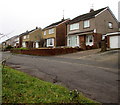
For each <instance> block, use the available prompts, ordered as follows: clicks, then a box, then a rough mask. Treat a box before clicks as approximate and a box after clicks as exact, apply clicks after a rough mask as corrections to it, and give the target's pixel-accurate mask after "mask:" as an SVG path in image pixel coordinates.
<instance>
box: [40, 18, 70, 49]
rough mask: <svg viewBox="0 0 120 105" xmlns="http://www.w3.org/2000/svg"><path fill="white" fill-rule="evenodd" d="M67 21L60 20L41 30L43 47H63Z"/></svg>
mask: <svg viewBox="0 0 120 105" xmlns="http://www.w3.org/2000/svg"><path fill="white" fill-rule="evenodd" d="M68 21H69V19H62V20H61V21H59V22H56V23H53V24H51V25H49V26H47V27H45V28H44V29H43V30H42V34H43V39H44V40H45V41H44V47H59V46H65V43H66V29H67V27H66V22H68Z"/></svg>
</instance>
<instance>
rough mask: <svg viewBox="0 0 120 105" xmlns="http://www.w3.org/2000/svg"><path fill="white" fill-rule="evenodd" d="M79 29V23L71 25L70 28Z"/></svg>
mask: <svg viewBox="0 0 120 105" xmlns="http://www.w3.org/2000/svg"><path fill="white" fill-rule="evenodd" d="M76 29H79V23H75V24H71V25H70V30H76Z"/></svg>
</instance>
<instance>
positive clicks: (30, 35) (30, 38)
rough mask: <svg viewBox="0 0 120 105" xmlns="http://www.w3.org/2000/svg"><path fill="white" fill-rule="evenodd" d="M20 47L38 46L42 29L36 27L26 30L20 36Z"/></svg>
mask: <svg viewBox="0 0 120 105" xmlns="http://www.w3.org/2000/svg"><path fill="white" fill-rule="evenodd" d="M19 37H20V42H19V43H20V47H24V48H39V47H40V40H41V38H42V29H41V28H37V27H36V29H33V30H31V31H26V32H25V33H22V34H21V35H20V36H19Z"/></svg>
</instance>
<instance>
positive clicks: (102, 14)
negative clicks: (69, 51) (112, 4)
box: [67, 7, 118, 49]
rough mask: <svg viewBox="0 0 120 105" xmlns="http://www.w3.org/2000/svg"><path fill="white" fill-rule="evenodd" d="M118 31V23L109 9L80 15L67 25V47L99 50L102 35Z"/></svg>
mask: <svg viewBox="0 0 120 105" xmlns="http://www.w3.org/2000/svg"><path fill="white" fill-rule="evenodd" d="M116 31H118V21H117V19H116V18H115V16H114V15H113V13H112V11H111V10H110V9H109V7H105V8H102V9H99V10H96V11H94V10H93V9H91V10H90V12H89V13H86V14H83V15H80V16H78V17H75V18H74V19H72V20H70V21H69V22H68V24H67V46H70V47H76V46H78V47H81V48H83V49H86V48H89V47H91V48H99V47H100V42H101V40H102V35H105V34H107V33H110V32H116Z"/></svg>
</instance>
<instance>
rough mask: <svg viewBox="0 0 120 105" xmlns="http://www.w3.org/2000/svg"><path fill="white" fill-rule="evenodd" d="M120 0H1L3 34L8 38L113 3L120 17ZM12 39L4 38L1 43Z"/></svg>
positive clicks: (116, 13)
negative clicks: (119, 6) (119, 10)
mask: <svg viewBox="0 0 120 105" xmlns="http://www.w3.org/2000/svg"><path fill="white" fill-rule="evenodd" d="M118 1H120V0H0V33H3V34H8V37H12V36H15V35H19V34H21V33H23V32H25V31H26V30H32V29H34V28H35V27H36V26H38V27H41V28H44V27H46V26H47V25H49V24H51V23H54V22H57V21H60V20H61V19H62V17H63V10H64V17H65V18H70V19H72V18H74V17H76V16H79V15H81V14H84V13H87V12H89V10H90V8H91V7H92V5H93V8H94V10H97V9H100V8H104V7H106V6H109V7H110V9H111V10H112V12H113V13H114V15H115V16H116V18H117V19H118ZM6 39H8V38H7V37H4V38H2V39H0V42H2V41H3V40H6Z"/></svg>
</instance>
